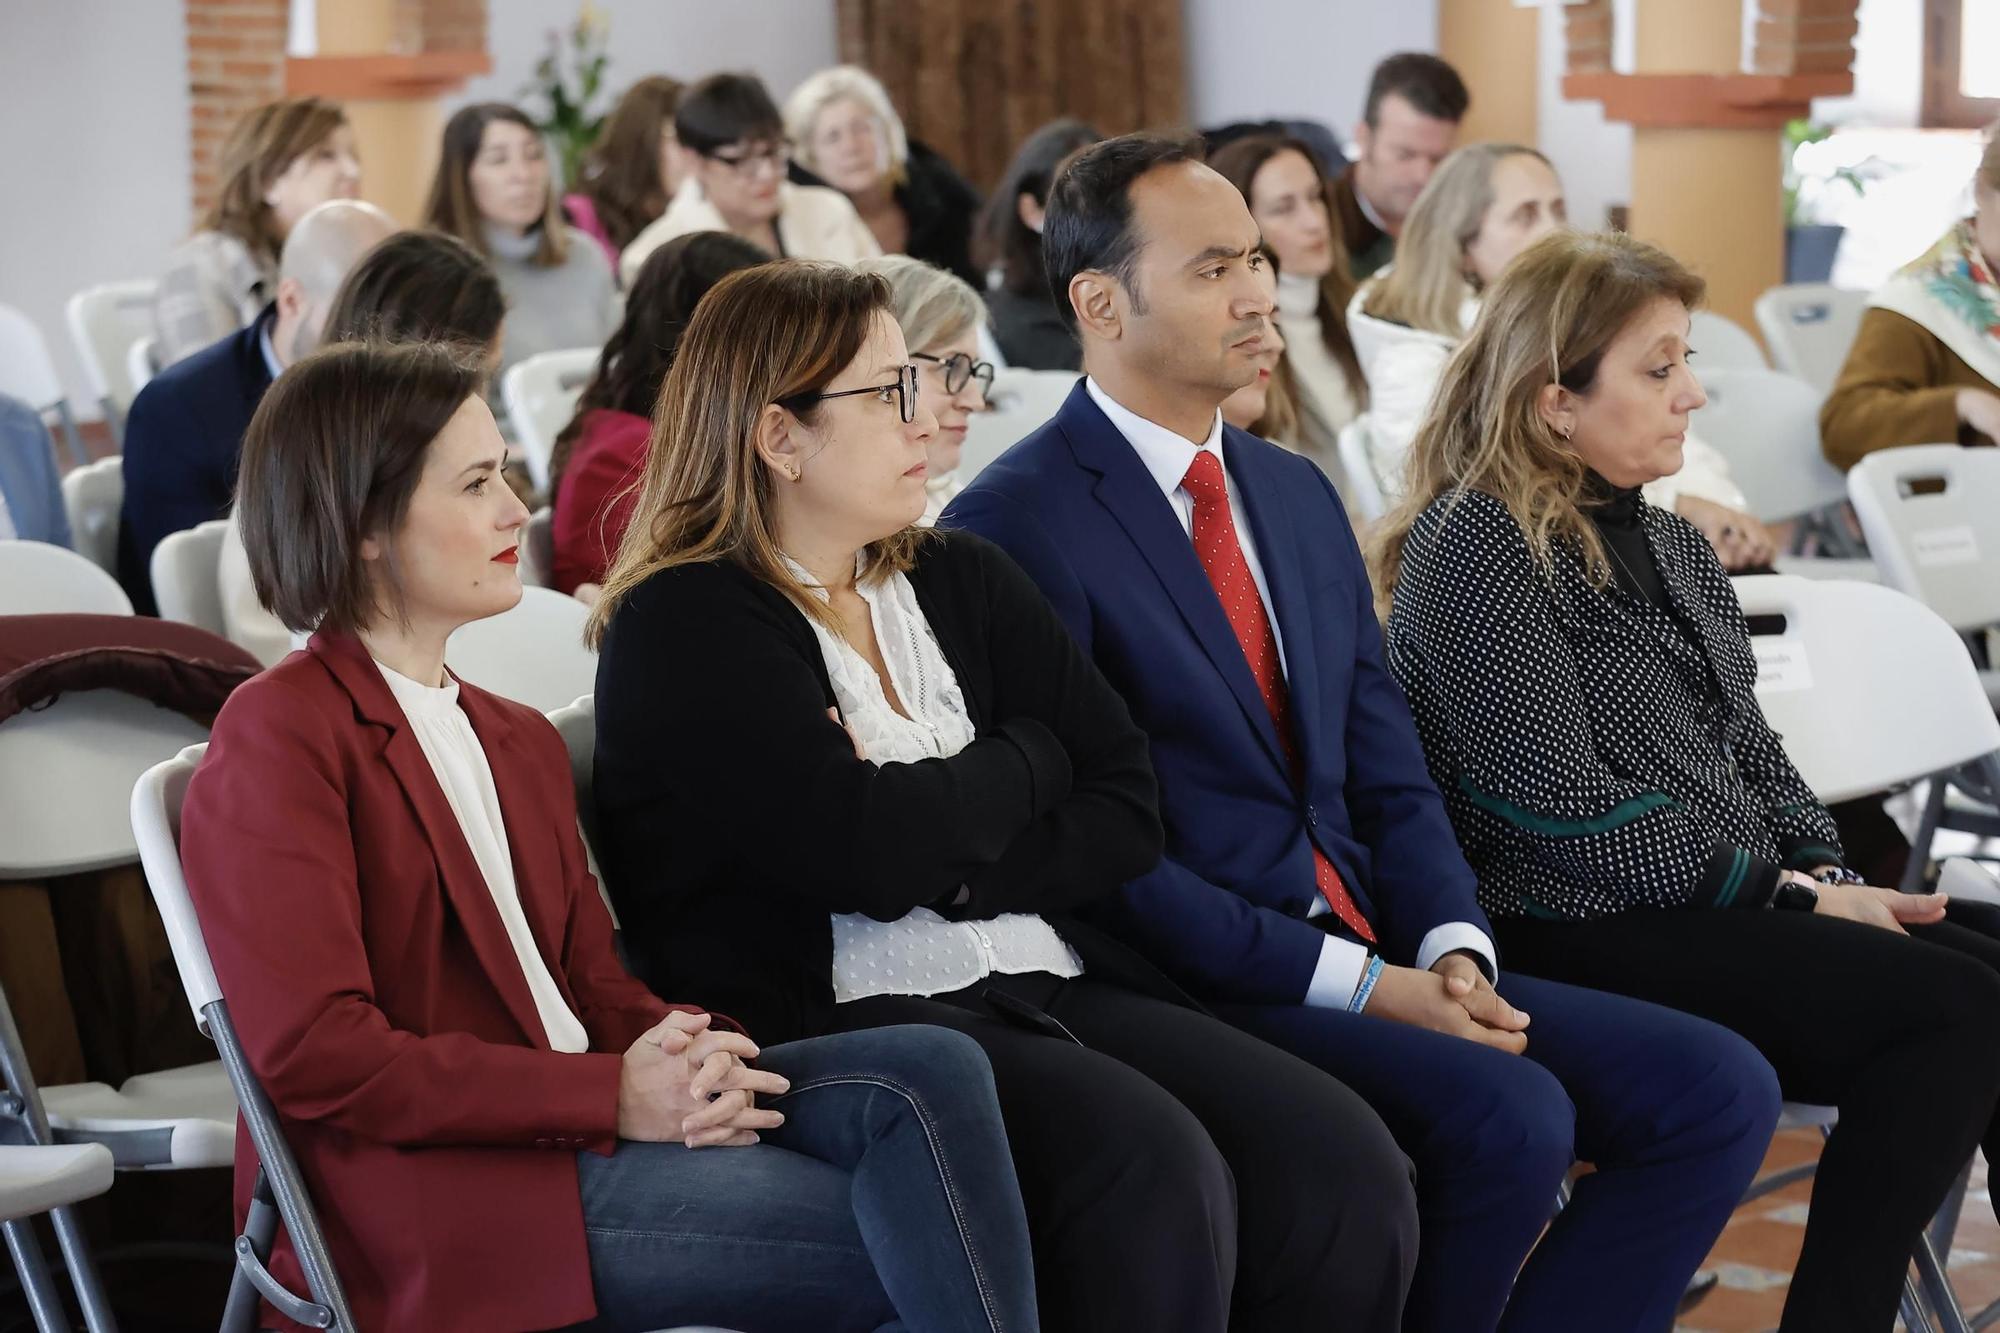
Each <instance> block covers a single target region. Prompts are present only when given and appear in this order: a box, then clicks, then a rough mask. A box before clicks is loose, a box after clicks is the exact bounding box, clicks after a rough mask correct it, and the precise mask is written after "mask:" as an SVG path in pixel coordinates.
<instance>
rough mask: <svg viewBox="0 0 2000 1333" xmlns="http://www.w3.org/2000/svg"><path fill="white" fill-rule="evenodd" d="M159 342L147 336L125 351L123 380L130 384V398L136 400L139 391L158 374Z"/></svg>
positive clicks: (151, 336) (159, 367)
mask: <svg viewBox="0 0 2000 1333" xmlns="http://www.w3.org/2000/svg"><path fill="white" fill-rule="evenodd" d="M161 369H162V367H161V365H160V340H159V339H158V338H156V337H154V336H153V335H152V334H150V333H149V334H147V335H146V336H145V337H143V338H140V339H139V340H138V341H136V342H134V343H133V344H132V345H131V347H129V348H127V349H126V351H125V378H127V379H128V380H130V381H131V382H132V396H133V397H134V398H137V397H138V396H139V390H141V389H143V388H145V387H146V386H147V385H148V384H151V383H152V382H153V376H155V375H157V374H159V373H160V371H161Z"/></svg>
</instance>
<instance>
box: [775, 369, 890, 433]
mask: <svg viewBox="0 0 2000 1333" xmlns="http://www.w3.org/2000/svg"><path fill="white" fill-rule="evenodd" d="M864 393H872V394H875V395H877V396H879V397H880V399H881V401H882V402H883V404H884V405H887V403H888V402H889V395H890V394H894V395H896V412H897V414H898V415H899V416H901V417H902V418H903V424H904V425H906V426H907V425H909V424H910V423H911V422H912V421H915V420H916V419H917V368H916V367H915V366H904V367H903V373H902V374H900V375H898V376H897V377H896V382H895V383H894V384H871V385H869V386H868V387H867V388H865V389H842V390H841V391H840V392H839V393H794V394H787V395H786V396H785V397H783V398H780V399H778V400H777V403H778V406H779V407H782V408H785V409H787V410H789V411H793V412H796V411H798V410H799V409H800V408H802V407H806V406H809V405H811V404H813V403H823V402H825V401H827V400H828V399H829V398H854V397H858V396H859V395H861V394H864Z"/></svg>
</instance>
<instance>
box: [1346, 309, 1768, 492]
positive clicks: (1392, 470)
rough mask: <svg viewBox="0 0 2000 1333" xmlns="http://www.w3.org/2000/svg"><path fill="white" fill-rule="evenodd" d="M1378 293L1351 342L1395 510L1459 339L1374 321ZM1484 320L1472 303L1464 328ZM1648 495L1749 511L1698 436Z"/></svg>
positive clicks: (1356, 318) (1351, 332)
mask: <svg viewBox="0 0 2000 1333" xmlns="http://www.w3.org/2000/svg"><path fill="white" fill-rule="evenodd" d="M1372 288H1373V284H1372V283H1369V284H1364V285H1363V286H1362V288H1361V290H1360V291H1358V292H1356V293H1355V294H1354V300H1353V301H1351V302H1350V303H1349V304H1348V307H1347V335H1348V337H1350V338H1352V339H1353V340H1354V354H1355V356H1356V357H1358V358H1359V359H1360V361H1361V373H1362V374H1363V375H1364V376H1366V377H1367V379H1368V411H1367V413H1366V414H1364V416H1363V417H1362V418H1361V420H1362V421H1363V423H1364V424H1365V425H1366V426H1367V430H1368V437H1367V438H1368V455H1369V457H1370V458H1371V459H1372V460H1373V461H1374V464H1375V475H1376V477H1377V479H1378V480H1379V481H1380V483H1381V486H1382V493H1383V495H1384V496H1385V497H1386V498H1387V499H1388V500H1389V501H1390V503H1392V504H1393V503H1394V502H1395V500H1396V498H1397V497H1398V496H1399V495H1401V493H1402V489H1403V486H1402V478H1403V460H1404V459H1405V458H1406V457H1408V455H1409V452H1410V444H1411V442H1412V441H1414V440H1415V439H1416V437H1417V427H1419V426H1421V425H1422V424H1423V420H1424V416H1425V415H1426V414H1427V413H1428V412H1429V411H1430V406H1431V396H1432V395H1433V394H1435V393H1436V392H1437V386H1438V383H1439V382H1440V381H1441V380H1443V379H1444V367H1445V363H1446V362H1447V361H1449V360H1451V354H1452V353H1453V352H1454V351H1456V350H1457V348H1458V343H1459V339H1456V338H1447V337H1445V336H1444V335H1443V334H1441V333H1431V332H1428V331H1427V330H1424V329H1413V328H1411V327H1410V326H1409V325H1407V324H1398V323H1395V322H1394V321H1392V320H1387V319H1380V318H1378V317H1376V316H1374V315H1371V314H1368V313H1367V312H1366V311H1364V310H1363V309H1362V308H1361V307H1362V303H1363V301H1365V300H1366V298H1367V296H1368V293H1369V291H1370V290H1371V289H1372ZM1478 316H1479V302H1478V301H1476V300H1473V299H1471V298H1467V300H1466V302H1465V305H1464V307H1463V308H1462V310H1461V312H1460V316H1459V318H1460V322H1461V324H1462V325H1463V327H1465V328H1468V329H1469V328H1471V327H1472V322H1473V320H1475V319H1476V318H1478ZM1643 489H1644V493H1645V496H1646V503H1648V504H1650V505H1653V506H1655V507H1656V508H1660V509H1667V510H1671V509H1673V507H1674V504H1675V502H1676V501H1677V500H1679V499H1680V497H1681V496H1683V495H1692V496H1695V497H1697V498H1698V499H1703V500H1713V501H1714V502H1715V503H1717V504H1719V505H1726V506H1727V507H1729V508H1731V509H1746V510H1747V509H1748V508H1749V507H1750V505H1749V501H1747V500H1745V499H1744V498H1743V492H1742V491H1740V490H1738V489H1737V487H1736V483H1735V481H1734V480H1732V479H1731V477H1730V475H1729V461H1728V460H1727V459H1725V458H1724V457H1723V456H1722V455H1721V454H1720V453H1718V452H1717V451H1716V449H1715V447H1714V446H1713V445H1711V444H1708V443H1706V442H1704V441H1703V440H1701V439H1700V438H1698V437H1697V436H1696V435H1695V433H1694V432H1693V431H1689V432H1688V437H1687V443H1686V444H1685V445H1683V446H1682V448H1681V470H1680V471H1679V472H1676V473H1674V474H1673V475H1672V476H1670V477H1661V478H1660V479H1659V480H1658V481H1655V482H1649V483H1648V484H1647V485H1646V486H1645V487H1644V488H1643Z"/></svg>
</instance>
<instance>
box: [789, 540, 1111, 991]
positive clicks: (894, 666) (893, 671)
mask: <svg viewBox="0 0 2000 1333" xmlns="http://www.w3.org/2000/svg"><path fill="white" fill-rule="evenodd" d="M787 564H788V565H789V566H790V568H791V572H792V576H793V577H794V578H796V579H798V580H799V581H800V582H801V583H804V584H805V585H806V586H807V587H808V588H809V589H811V590H812V592H813V593H814V594H815V595H817V596H819V597H821V598H824V597H825V596H826V594H825V592H824V591H823V590H822V589H821V588H820V587H819V585H818V582H817V580H815V579H814V578H813V576H812V575H811V574H809V573H807V572H806V570H805V569H804V568H803V567H802V566H800V565H799V564H798V563H797V562H795V561H787ZM856 567H857V572H858V569H859V561H857V562H856ZM855 591H856V592H858V593H859V594H860V595H861V599H862V600H863V601H865V602H866V603H868V611H869V619H870V621H871V623H872V624H873V625H874V629H875V643H876V646H877V647H878V648H879V649H880V651H881V653H882V661H883V664H884V665H885V666H886V667H888V669H889V680H890V682H891V684H893V685H894V687H895V690H896V696H897V698H899V699H900V700H901V701H902V704H903V707H904V708H905V709H907V710H908V711H909V715H908V716H907V717H906V716H904V715H903V714H902V713H899V712H897V711H896V709H895V707H894V706H892V705H891V704H890V702H889V696H888V695H887V694H886V693H885V692H884V691H883V689H882V679H881V677H880V676H878V675H876V674H875V668H874V667H872V666H870V665H869V663H868V659H867V658H865V657H863V656H862V655H861V654H860V652H859V651H858V650H857V649H856V648H855V647H854V645H853V644H850V643H849V642H848V641H847V640H846V639H844V638H842V637H841V636H840V635H838V634H836V633H834V632H833V631H832V630H830V629H828V628H827V627H826V626H825V625H822V624H820V623H819V622H818V621H816V620H812V619H811V618H810V617H808V623H809V624H811V625H812V630H813V637H814V638H815V639H817V640H818V641H819V648H820V656H821V657H822V659H823V660H824V661H825V663H826V674H827V677H828V678H829V679H830V680H831V681H832V682H833V695H834V699H835V701H836V702H837V703H838V704H839V705H840V714H841V720H842V721H844V722H846V723H847V725H848V726H849V727H850V728H852V729H853V731H854V734H855V735H856V737H858V738H859V741H860V746H861V750H862V753H863V754H864V755H865V757H866V758H867V759H868V761H869V762H870V763H874V764H914V763H920V762H922V761H923V760H925V759H948V758H950V757H951V756H952V755H955V754H957V753H958V752H959V751H960V750H963V749H964V748H965V747H966V746H968V745H970V744H972V742H973V739H974V737H975V735H976V734H977V733H976V732H975V730H974V728H973V725H972V714H971V711H970V710H969V709H968V708H967V707H966V703H965V693H964V691H963V690H961V689H960V688H959V684H958V676H957V674H956V673H954V672H953V671H952V669H951V664H950V663H949V662H947V661H946V660H945V656H944V650H943V649H942V648H941V647H940V646H939V645H938V641H937V636H936V635H935V634H933V633H932V632H931V626H930V622H929V621H928V620H927V619H925V617H924V613H923V608H922V607H921V606H920V605H918V603H917V591H916V589H915V588H914V587H912V586H911V584H910V581H909V579H908V578H907V577H905V576H904V575H902V574H900V573H894V574H890V575H889V576H888V577H886V578H883V579H879V580H877V581H875V582H874V583H872V584H870V583H857V584H856V587H855ZM996 972H999V973H1018V972H1047V973H1050V974H1052V975H1054V976H1059V977H1076V976H1081V975H1083V962H1082V960H1080V959H1079V958H1078V957H1077V956H1076V952H1075V951H1074V950H1073V949H1071V948H1070V947H1069V945H1068V944H1066V943H1064V942H1063V938H1062V936H1060V935H1058V934H1057V933H1056V931H1055V928H1054V927H1053V926H1051V925H1049V923H1048V922H1046V921H1044V920H1043V919H1042V918H1041V917H1039V916H1037V915H1034V914H1033V913H1027V912H1008V913H1004V914H1002V915H1000V916H996V917H990V918H988V919H986V920H983V921H948V920H946V919H945V918H944V917H942V916H939V915H938V914H937V913H936V912H933V911H932V910H931V909H930V908H928V907H917V908H913V909H911V910H910V911H909V912H908V913H906V914H904V915H903V916H901V917H899V918H897V919H896V920H894V921H876V920H874V919H872V918H870V917H867V916H863V915H860V914H859V913H851V914H850V913H835V914H834V916H833V998H834V1000H835V1002H836V1003H846V1002H847V1001H849V1000H859V999H862V998H864V997H866V996H870V995H943V994H945V993H946V992H948V991H955V990H963V989H964V988H965V987H967V986H970V985H972V984H973V983H974V982H976V981H978V980H980V979H981V978H984V977H988V976H991V975H993V974H994V973H996Z"/></svg>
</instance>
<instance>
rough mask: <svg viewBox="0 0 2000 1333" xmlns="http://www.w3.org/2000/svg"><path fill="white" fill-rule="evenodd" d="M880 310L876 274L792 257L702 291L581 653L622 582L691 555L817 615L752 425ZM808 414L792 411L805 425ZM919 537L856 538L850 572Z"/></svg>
mask: <svg viewBox="0 0 2000 1333" xmlns="http://www.w3.org/2000/svg"><path fill="white" fill-rule="evenodd" d="M893 310H894V305H893V301H892V298H891V294H890V290H889V284H888V282H886V281H885V280H884V279H882V278H881V277H878V276H877V275H875V274H872V273H857V272H855V271H854V270H853V269H850V268H848V267H847V266H846V265H844V264H830V263H821V262H816V261H813V260H806V259H781V260H778V261H776V262H773V263H769V264H759V265H757V266H756V267H754V268H746V269H742V270H739V271H738V272H735V273H732V274H730V275H729V276H728V277H726V278H724V279H723V280H722V281H721V282H719V283H717V284H716V285H715V286H714V288H712V289H711V290H710V291H709V293H708V295H707V296H705V297H703V298H702V300H701V304H700V305H698V306H696V307H695V312H694V318H693V319H691V320H689V321H688V325H687V331H686V332H685V333H683V334H682V335H681V341H680V347H679V349H678V350H677V351H676V352H675V354H674V364H673V368H672V369H671V370H669V371H668V372H667V380H666V383H665V384H664V385H662V386H661V389H660V401H659V404H658V406H656V407H655V408H654V411H653V434H652V438H651V440H649V441H648V443H647V446H646V467H645V471H644V472H643V473H642V474H641V477H640V481H639V496H638V500H637V503H636V504H635V505H634V506H633V510H632V518H631V522H630V523H629V524H628V525H627V527H626V529H625V537H624V540H623V541H622V542H620V543H619V547H618V553H617V555H616V556H614V557H613V558H612V562H611V569H610V572H609V573H607V574H606V575H605V577H604V591H603V593H602V595H600V596H599V598H598V600H597V605H596V607H595V608H593V609H592V611H591V616H590V624H589V627H588V628H587V629H586V630H585V632H584V637H585V638H586V640H587V641H588V642H589V643H590V644H591V645H592V646H593V647H595V646H596V645H598V644H600V643H602V642H603V638H604V630H605V627H606V626H607V625H609V624H610V623H611V620H612V618H613V617H614V616H615V615H616V614H617V611H618V607H619V605H620V604H621V603H622V602H623V601H624V600H625V599H626V597H628V596H630V595H631V593H632V590H633V589H634V588H637V587H638V586H639V585H640V584H642V583H644V582H645V581H646V580H647V579H649V578H651V577H652V576H653V575H655V574H657V573H659V572H660V571H661V570H665V569H671V568H673V567H674V566H676V565H686V564H696V563H700V562H703V561H715V560H727V561H731V562H733V563H734V564H736V565H739V566H741V567H742V568H743V569H746V570H748V571H749V572H750V573H751V574H752V575H754V576H756V577H757V578H759V579H761V580H762V581H764V582H765V583H768V584H770V585H771V586H772V587H774V588H776V589H778V590H779V591H780V592H782V593H784V594H785V595H786V596H787V597H789V598H790V599H791V600H792V602H793V604H794V605H796V606H797V607H798V608H799V610H800V611H801V612H803V613H804V614H806V615H808V616H811V617H813V618H814V619H816V620H819V621H821V622H823V623H830V621H829V616H830V612H828V610H827V608H826V604H825V603H824V602H822V601H820V600H819V599H818V598H816V597H814V596H812V595H811V594H810V593H808V592H807V591H806V589H805V587H804V586H803V585H802V584H800V583H799V581H798V580H797V579H796V578H794V577H793V576H792V574H791V572H790V570H788V569H787V568H786V565H785V557H784V552H783V551H782V550H781V549H780V548H779V546H778V534H777V528H776V516H775V503H774V494H773V492H774V488H775V487H776V485H777V483H776V482H775V481H774V480H773V478H772V473H771V469H770V468H769V467H768V466H766V465H765V463H764V461H763V459H761V458H760V457H759V456H758V454H757V444H756V435H757V421H758V418H759V417H760V416H761V415H762V414H763V411H764V409H765V408H767V407H770V406H772V405H774V404H777V403H778V402H779V401H780V400H781V399H786V398H791V397H793V396H794V395H797V394H810V393H816V392H818V391H819V390H822V389H824V388H826V386H827V385H829V384H831V383H832V382H833V380H834V377H835V376H837V375H839V374H840V372H841V371H842V370H843V369H845V368H846V367H847V365H848V363H849V362H851V361H853V360H854V358H855V357H857V356H859V355H860V354H861V348H862V345H863V344H864V343H866V342H867V340H868V334H869V332H870V330H871V329H872V328H873V326H874V323H875V318H876V316H877V315H878V314H879V315H891V314H892V312H893ZM788 410H789V409H788ZM821 410H822V409H821V408H820V407H819V406H818V405H814V406H811V407H802V408H800V409H798V411H797V415H798V417H799V418H800V420H802V421H804V422H805V423H806V424H807V425H811V424H813V421H814V419H815V418H816V417H817V416H818V415H819V413H820V411H821ZM928 535H929V533H928V530H926V529H923V528H914V527H913V528H905V529H903V531H901V532H899V533H896V534H895V535H894V536H891V537H888V538H885V539H884V540H882V541H879V542H876V543H874V544H873V545H871V546H869V547H868V548H867V550H866V551H865V552H864V555H863V559H862V567H861V572H860V577H861V579H862V580H863V581H867V580H871V579H875V578H879V577H881V576H883V575H884V574H887V573H889V572H890V571H893V570H907V569H908V568H910V566H911V564H912V563H913V562H914V560H915V557H916V553H917V550H918V549H919V547H920V546H921V544H922V542H923V541H924V539H925V538H926V537H927V536H928Z"/></svg>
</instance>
